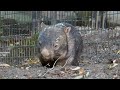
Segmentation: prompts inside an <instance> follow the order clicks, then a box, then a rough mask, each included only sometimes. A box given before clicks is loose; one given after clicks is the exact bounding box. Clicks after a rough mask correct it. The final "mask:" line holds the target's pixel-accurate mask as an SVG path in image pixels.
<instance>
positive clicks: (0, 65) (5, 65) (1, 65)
mask: <svg viewBox="0 0 120 90" xmlns="http://www.w3.org/2000/svg"><path fill="white" fill-rule="evenodd" d="M0 67H10V65H8V64H0Z"/></svg>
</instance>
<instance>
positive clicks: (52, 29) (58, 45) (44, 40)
mask: <svg viewBox="0 0 120 90" xmlns="http://www.w3.org/2000/svg"><path fill="white" fill-rule="evenodd" d="M67 33H69V28H66V29H65V27H64V26H60V25H57V26H56V25H52V26H45V25H43V24H42V31H41V32H40V35H39V38H38V47H39V53H40V55H41V56H42V57H43V58H44V60H46V61H49V60H53V61H54V60H56V59H58V58H59V57H60V56H61V55H62V54H65V53H67V49H68V46H67V45H68V44H67V43H68V42H67V37H66V34H67Z"/></svg>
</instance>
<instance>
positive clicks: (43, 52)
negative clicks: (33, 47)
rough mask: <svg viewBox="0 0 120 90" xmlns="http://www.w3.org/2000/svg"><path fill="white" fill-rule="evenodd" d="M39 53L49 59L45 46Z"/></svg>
mask: <svg viewBox="0 0 120 90" xmlns="http://www.w3.org/2000/svg"><path fill="white" fill-rule="evenodd" d="M41 54H42V56H43V57H44V58H45V59H50V53H49V51H48V50H47V49H46V48H43V50H42V51H41Z"/></svg>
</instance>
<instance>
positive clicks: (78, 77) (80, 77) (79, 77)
mask: <svg viewBox="0 0 120 90" xmlns="http://www.w3.org/2000/svg"><path fill="white" fill-rule="evenodd" d="M82 78H83V75H80V76H76V77H75V78H74V79H82Z"/></svg>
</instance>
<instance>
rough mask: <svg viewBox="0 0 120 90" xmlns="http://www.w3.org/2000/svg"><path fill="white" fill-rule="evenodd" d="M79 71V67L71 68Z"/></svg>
mask: <svg viewBox="0 0 120 90" xmlns="http://www.w3.org/2000/svg"><path fill="white" fill-rule="evenodd" d="M79 69H80V67H76V68H73V69H72V68H71V70H79Z"/></svg>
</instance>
